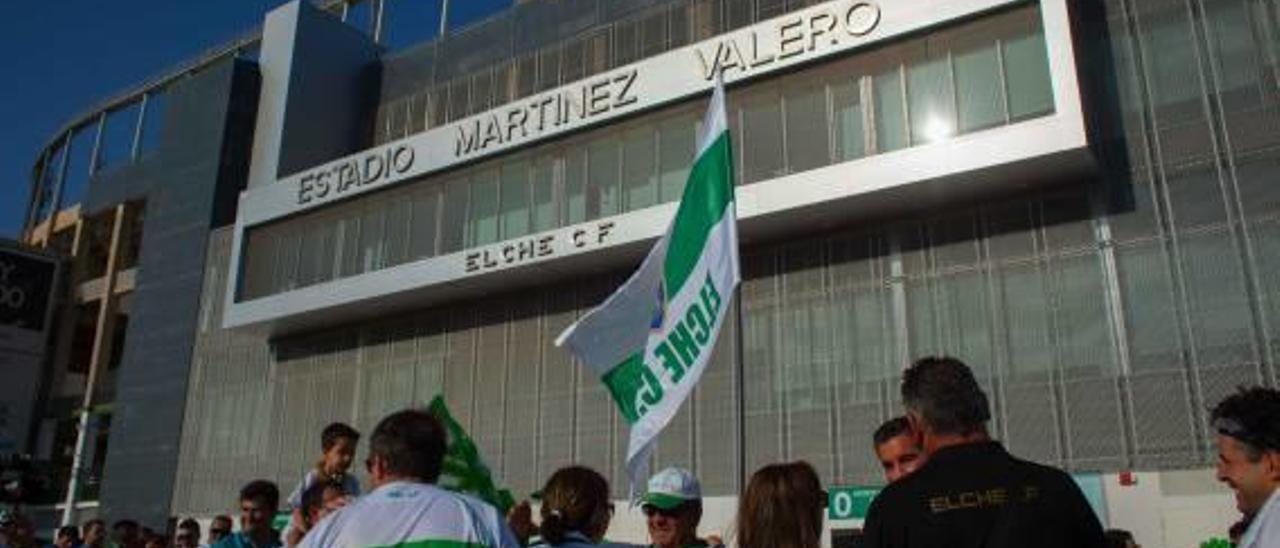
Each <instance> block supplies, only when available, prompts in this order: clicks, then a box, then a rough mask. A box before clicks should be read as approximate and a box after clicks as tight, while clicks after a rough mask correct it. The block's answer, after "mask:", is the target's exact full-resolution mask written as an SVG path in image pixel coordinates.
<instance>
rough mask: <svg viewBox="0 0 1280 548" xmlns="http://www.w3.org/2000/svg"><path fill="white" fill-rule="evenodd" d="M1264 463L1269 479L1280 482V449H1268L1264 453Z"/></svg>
mask: <svg viewBox="0 0 1280 548" xmlns="http://www.w3.org/2000/svg"><path fill="white" fill-rule="evenodd" d="M1262 464H1263V466H1265V467H1266V469H1265V470H1264V473H1265V474H1266V475H1267V479H1270V480H1271V481H1272V482H1275V483H1280V451H1267V452H1266V453H1263V454H1262Z"/></svg>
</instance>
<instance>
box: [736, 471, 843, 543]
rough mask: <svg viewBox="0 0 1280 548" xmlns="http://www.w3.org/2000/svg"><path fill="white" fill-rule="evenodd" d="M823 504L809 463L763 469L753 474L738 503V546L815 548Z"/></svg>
mask: <svg viewBox="0 0 1280 548" xmlns="http://www.w3.org/2000/svg"><path fill="white" fill-rule="evenodd" d="M825 504H826V495H825V493H823V492H822V482H821V481H819V480H818V473H817V472H815V471H814V469H813V466H810V465H809V463H807V462H804V461H797V462H792V463H787V464H770V465H768V466H765V467H764V468H761V469H759V470H757V471H756V473H755V474H752V476H751V482H750V483H748V484H747V491H746V493H744V494H743V496H742V498H741V499H739V501H738V518H737V541H738V546H739V547H740V548H818V546H819V544H820V543H821V542H822V512H823V507H824V505H825Z"/></svg>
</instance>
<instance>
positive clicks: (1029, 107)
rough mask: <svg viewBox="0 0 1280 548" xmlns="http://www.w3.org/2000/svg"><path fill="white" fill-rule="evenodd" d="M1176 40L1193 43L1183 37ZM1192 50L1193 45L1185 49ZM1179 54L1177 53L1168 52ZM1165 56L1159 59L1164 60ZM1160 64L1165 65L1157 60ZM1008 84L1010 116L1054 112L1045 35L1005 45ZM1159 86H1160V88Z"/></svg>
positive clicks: (1020, 116)
mask: <svg viewBox="0 0 1280 548" xmlns="http://www.w3.org/2000/svg"><path fill="white" fill-rule="evenodd" d="M1177 41H1179V42H1184V43H1186V44H1190V43H1191V42H1190V41H1188V40H1186V38H1185V36H1184V35H1179V37H1178V39H1177ZM1186 47H1187V48H1190V45H1187V46H1186ZM1167 53H1169V54H1171V55H1176V52H1173V51H1170V52H1167ZM1164 56H1165V55H1164V53H1161V54H1160V55H1157V56H1156V57H1157V58H1162V57H1164ZM1177 62H1179V63H1181V62H1190V63H1191V64H1190V65H1186V66H1194V64H1195V59H1194V58H1192V59H1190V61H1187V60H1186V59H1182V60H1179V61H1177ZM1157 63H1162V62H1161V61H1157ZM1004 70H1005V85H1007V86H1008V87H1009V89H1008V94H1009V116H1010V118H1012V119H1013V120H1015V121H1016V120H1025V119H1027V118H1032V117H1035V116H1041V115H1044V114H1048V113H1050V112H1053V87H1052V85H1051V82H1052V81H1051V80H1050V77H1049V56H1048V53H1047V52H1046V51H1045V46H1044V34H1043V33H1041V32H1036V33H1034V34H1031V35H1028V36H1022V37H1019V38H1014V39H1011V40H1009V41H1007V42H1005V43H1004ZM1180 70H1181V69H1180ZM1175 86H1176V87H1178V88H1182V87H1185V83H1177V84H1175ZM1159 87H1160V86H1157V88H1159Z"/></svg>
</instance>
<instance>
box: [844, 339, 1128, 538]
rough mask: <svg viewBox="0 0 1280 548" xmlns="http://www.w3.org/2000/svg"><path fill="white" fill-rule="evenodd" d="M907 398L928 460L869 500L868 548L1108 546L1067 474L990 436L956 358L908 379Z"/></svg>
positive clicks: (922, 367) (920, 368)
mask: <svg viewBox="0 0 1280 548" xmlns="http://www.w3.org/2000/svg"><path fill="white" fill-rule="evenodd" d="M902 402H903V405H904V406H905V407H906V410H907V420H908V421H910V423H911V430H912V432H914V435H915V436H916V438H917V440H918V442H919V445H920V447H922V448H923V449H924V452H925V454H927V455H928V462H926V463H925V465H924V466H923V467H922V468H920V469H919V470H916V472H915V473H914V474H911V475H910V476H907V477H905V478H903V479H901V480H899V481H897V482H894V483H893V484H891V485H889V486H888V487H886V488H885V490H884V491H882V492H881V493H880V495H879V496H878V497H876V500H875V501H874V502H873V503H872V504H871V508H870V510H869V512H868V515H867V522H866V526H865V532H866V538H865V546H868V547H871V548H931V547H939V548H940V547H948V548H979V547H982V548H1003V547H1010V548H1012V547H1026V546H1034V547H1036V548H1056V547H1063V548H1067V547H1070V548H1094V547H1097V548H1103V547H1105V546H1106V540H1105V538H1104V537H1103V535H1102V526H1101V524H1099V522H1098V517H1097V516H1096V515H1094V513H1093V510H1092V509H1091V508H1090V507H1089V503H1088V502H1087V501H1086V500H1085V498H1084V495H1083V494H1082V493H1081V492H1080V488H1079V487H1077V486H1076V484H1075V482H1074V481H1072V479H1071V477H1070V476H1068V475H1067V474H1066V473H1064V472H1062V471H1061V470H1058V469H1055V468H1050V467H1047V466H1041V465H1039V464H1035V463H1031V462H1027V461H1024V460H1020V459H1017V458H1014V457H1013V456H1012V455H1010V454H1009V453H1008V452H1007V451H1005V449H1004V447H1003V446H1002V445H1000V443H999V442H996V441H993V440H992V439H991V437H990V436H989V435H988V434H987V427H986V423H987V421H988V420H990V419H991V411H990V406H989V404H988V403H987V396H986V394H985V393H983V392H982V389H981V387H979V386H978V382H977V380H975V379H974V377H973V373H972V372H971V371H970V370H969V367H968V366H966V365H965V364H964V363H963V362H961V361H960V360H957V359H954V358H934V357H930V358H924V359H921V360H919V361H917V362H916V363H914V364H912V366H911V367H910V368H908V369H907V371H906V372H905V373H904V375H903V379H902Z"/></svg>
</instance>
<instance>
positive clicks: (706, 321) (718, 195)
mask: <svg viewBox="0 0 1280 548" xmlns="http://www.w3.org/2000/svg"><path fill="white" fill-rule="evenodd" d="M741 278H742V276H741V274H740V272H739V266H738V229H737V220H736V215H735V213H734V200H733V158H732V148H731V146H730V143H729V126H728V123H727V118H726V116H725V100H724V84H723V82H722V81H721V79H720V77H719V76H717V78H716V87H715V92H714V93H713V94H712V96H711V105H710V108H709V109H708V110H707V114H706V118H705V119H704V120H703V124H702V131H701V132H700V134H699V136H698V151H697V157H696V159H695V160H694V163H693V169H692V170H690V172H689V179H688V182H687V183H686V184H685V189H684V194H683V196H682V197H681V199H680V205H679V208H677V209H676V214H675V218H674V219H673V220H672V221H671V225H670V226H669V227H668V228H667V232H666V234H664V235H663V236H662V238H661V239H659V240H658V242H657V243H656V244H654V246H653V249H652V250H650V251H649V255H648V256H647V257H645V259H644V262H642V263H641V264H640V268H639V269H638V270H636V272H635V273H634V274H632V275H631V278H629V279H628V280H627V281H626V283H624V284H622V286H621V287H619V288H618V290H617V291H616V292H614V294H613V295H611V296H609V298H608V299H606V300H605V302H604V304H601V305H600V306H598V307H596V308H595V309H593V310H591V311H590V312H588V313H587V314H586V315H585V316H583V317H582V319H580V320H578V322H577V323H575V324H573V325H571V326H569V328H568V329H566V330H565V331H564V333H561V334H560V336H559V337H558V338H557V339H556V345H557V346H565V347H567V348H568V349H569V351H570V352H571V353H572V354H573V355H574V356H576V357H577V358H578V359H580V360H582V362H583V363H585V364H586V365H587V366H588V367H590V368H591V369H593V370H594V371H595V372H596V374H597V375H599V377H600V380H602V381H604V383H605V385H606V386H607V387H608V389H609V393H610V394H611V395H612V396H613V399H614V401H615V402H616V403H617V405H618V410H619V412H620V413H621V414H622V416H623V417H624V418H626V420H627V423H628V424H629V425H630V427H631V439H630V440H629V444H628V447H627V475H628V476H630V479H631V496H632V500H635V498H636V497H637V496H638V495H639V493H638V492H637V487H638V486H641V485H644V484H645V480H646V476H648V457H649V454H650V453H651V452H652V450H653V444H654V441H655V440H656V439H657V437H658V434H659V433H660V432H662V429H663V427H665V426H666V425H667V423H668V422H670V421H671V418H672V417H673V416H675V414H676V411H677V410H679V409H680V404H681V403H683V402H684V400H685V399H686V398H688V396H689V393H690V392H691V391H692V390H693V387H694V385H696V384H697V383H698V379H699V378H701V377H702V372H703V370H705V369H706V367H707V364H708V363H710V362H711V351H712V349H713V348H714V347H715V344H716V337H717V336H718V335H719V333H720V327H721V325H723V324H724V320H725V316H726V315H728V312H729V301H730V299H731V298H732V297H733V292H734V290H735V289H736V288H737V286H738V282H739V281H740V280H741ZM602 419H603V418H602Z"/></svg>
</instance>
